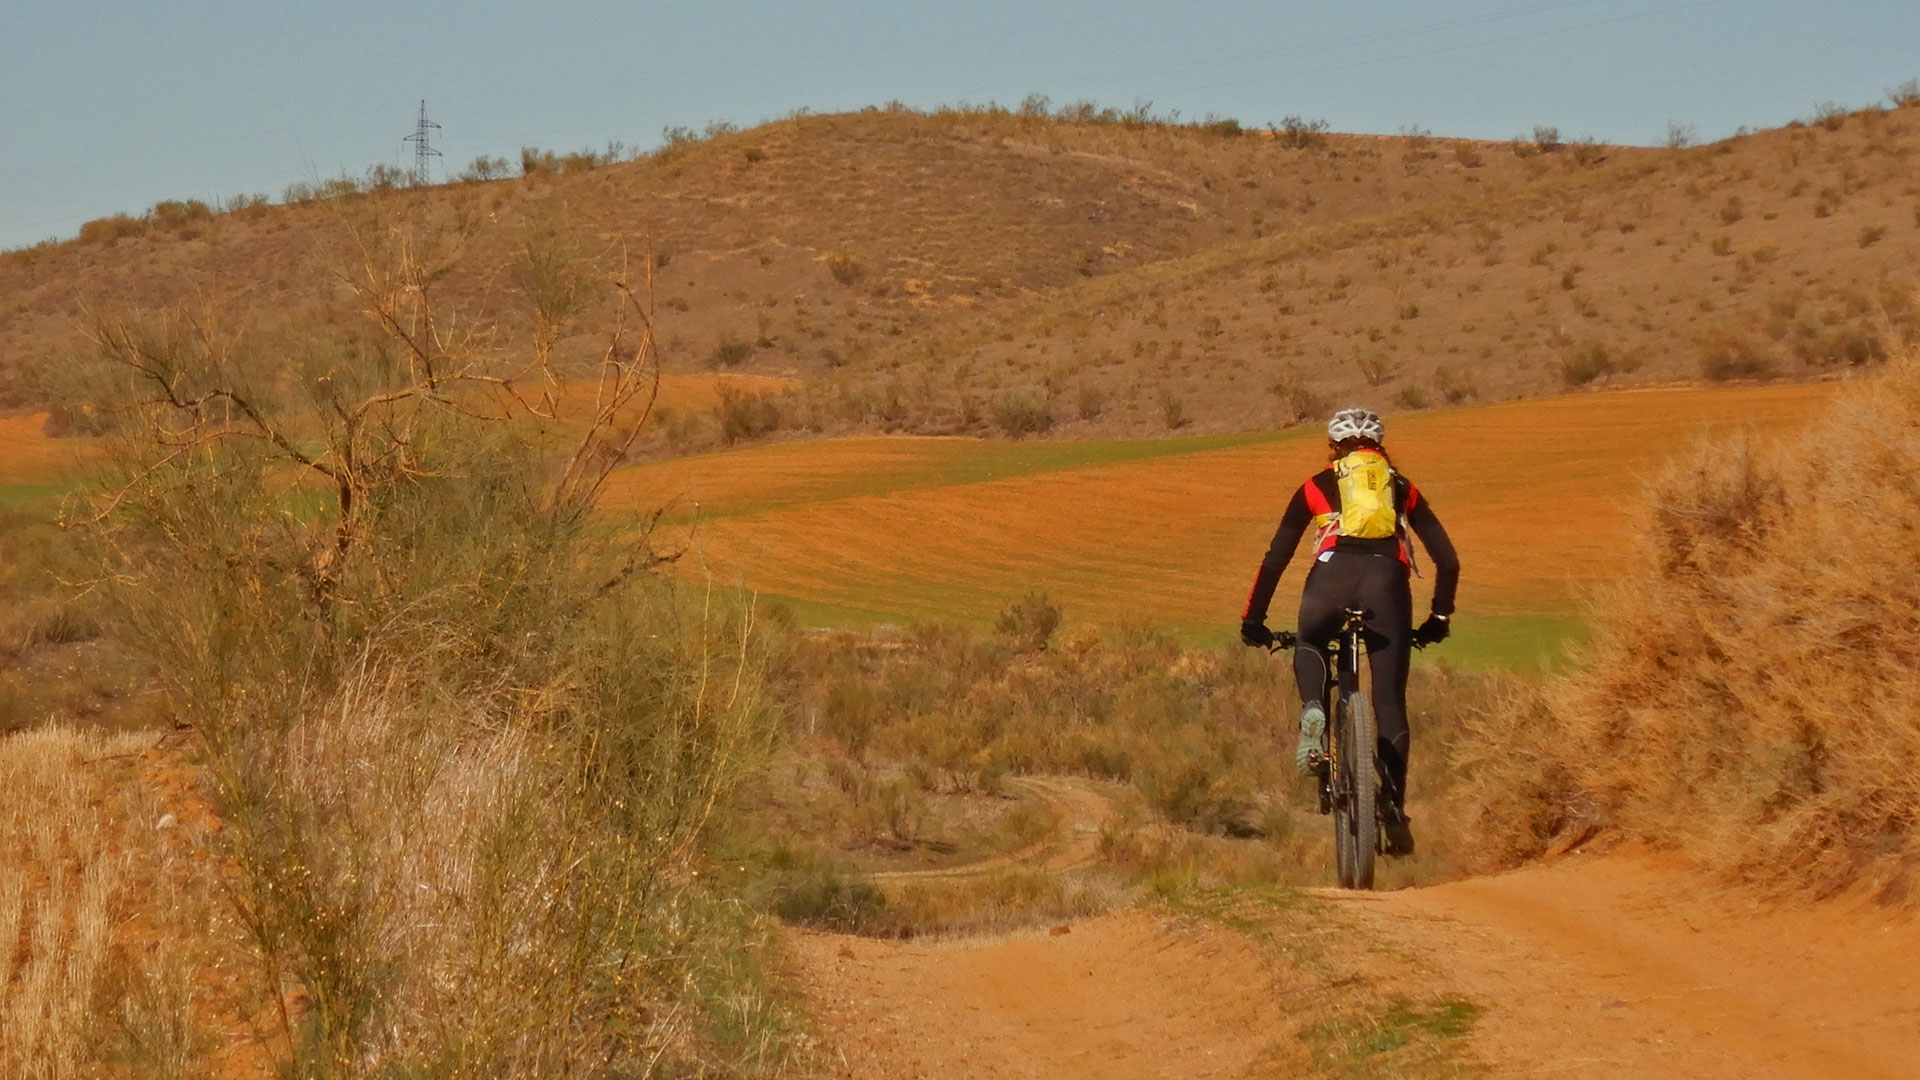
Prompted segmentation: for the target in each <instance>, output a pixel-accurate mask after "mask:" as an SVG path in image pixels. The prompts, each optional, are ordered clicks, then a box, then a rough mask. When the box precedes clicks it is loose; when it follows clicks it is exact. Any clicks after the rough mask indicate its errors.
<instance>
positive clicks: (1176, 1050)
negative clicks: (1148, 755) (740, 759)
mask: <svg viewBox="0 0 1920 1080" xmlns="http://www.w3.org/2000/svg"><path fill="white" fill-rule="evenodd" d="M1056 929H1058V928H1056ZM789 945H790V953H791V955H792V957H793V958H794V960H795V961H796V962H797V964H798V966H799V968H800V970H801V973H802V984H803V986H804V987H805V990H806V993H807V995H808V998H809V1000H810V1002H811V1003H812V1004H813V1006H814V1008H815V1012H816V1016H817V1017H818V1019H819V1021H820V1023H821V1025H822V1027H823V1028H824V1029H825V1034H826V1035H827V1037H828V1039H829V1041H830V1043H831V1045H832V1046H833V1048H834V1051H833V1057H832V1060H833V1063H834V1065H835V1067H836V1073H837V1075H840V1076H847V1077H860V1078H863V1080H896V1078H898V1080H905V1078H909V1077H911V1078H916V1080H920V1078H924V1080H947V1078H954V1080H958V1078H963V1077H964V1078H977V1077H1007V1078H1028V1077H1031V1078H1056V1077H1077V1078H1083V1080H1132V1078H1135V1077H1138V1078H1140V1080H1147V1078H1154V1080H1172V1078H1182V1080H1184V1078H1200V1077H1228V1076H1237V1075H1239V1074H1240V1073H1241V1072H1243V1071H1244V1070H1245V1069H1246V1068H1247V1066H1248V1065H1249V1064H1251V1063H1253V1062H1254V1061H1255V1060H1256V1059H1258V1058H1260V1057H1262V1056H1264V1053H1265V1052H1266V1051H1267V1049H1268V1047H1269V1046H1270V1044H1271V1043H1272V1042H1273V1041H1274V1039H1275V1037H1276V1034H1277V1033H1278V1032H1279V1031H1280V1030H1281V1028H1280V1027H1279V1024H1280V1016H1279V1012H1278V1007H1277V1006H1276V1005H1275V1004H1274V1003H1273V1000H1274V999H1273V995H1272V994H1271V993H1270V992H1268V987H1269V984H1270V979H1271V971H1270V969H1269V967H1268V965H1267V963H1266V961H1264V960H1263V959H1262V958H1261V956H1260V955H1259V954H1258V953H1257V952H1256V951H1255V950H1252V949H1248V948H1246V946H1245V942H1244V941H1243V940H1242V939H1241V938H1240V937H1239V936H1238V935H1236V934H1234V933H1232V932H1230V931H1227V930H1223V929H1219V928H1216V927H1211V926H1206V925H1202V924H1198V923H1194V922H1190V921H1187V920H1181V919H1169V918H1162V917H1157V916H1155V915H1152V914H1149V913H1146V912H1140V911H1127V912H1121V913H1119V914H1115V915H1109V916H1106V917H1104V918H1101V919H1097V920H1094V921H1092V922H1089V923H1083V924H1081V925H1079V926H1077V927H1074V928H1072V930H1071V932H1069V933H1064V934H1063V933H1051V934H1046V935H1043V936H1037V937H1031V938H1022V939H1017V940H1013V941H1002V942H998V943H995V944H991V945H986V946H978V945H974V946H969V945H964V944H959V945H956V944H942V945H917V944H907V945H900V944H894V943H891V942H882V941H872V940H868V939H864V938H848V937H840V936H837V935H832V934H821V933H814V932H809V931H796V932H795V933H794V934H793V935H792V937H791V938H790V941H789Z"/></svg>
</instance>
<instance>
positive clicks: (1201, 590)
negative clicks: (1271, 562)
mask: <svg viewBox="0 0 1920 1080" xmlns="http://www.w3.org/2000/svg"><path fill="white" fill-rule="evenodd" d="M1830 391H1831V386H1830V385H1821V384H1814V385H1799V386H1780V387H1750V388H1736V389H1700V388H1686V389H1665V390H1638V391H1621V392H1613V393H1599V394H1587V395H1579V396H1570V397H1560V398H1551V399H1546V400H1536V401H1525V402H1514V403H1508V404H1501V405H1492V406H1485V407H1480V408H1471V409H1458V410H1448V411H1443V412H1433V413H1424V414H1416V415H1410V416H1407V417H1404V418H1394V419H1392V420H1391V421H1390V423H1389V429H1388V430H1389V436H1388V444H1389V448H1390V449H1391V451H1392V452H1393V454H1394V460H1395V463H1396V465H1397V466H1398V467H1399V468H1400V469H1401V470H1402V471H1404V472H1405V473H1406V474H1407V475H1409V476H1411V477H1413V478H1414V479H1415V481H1416V482H1417V483H1419V484H1420V486H1421V487H1422V489H1423V490H1424V491H1425V492H1427V493H1428V495H1429V497H1430V498H1431V499H1432V501H1433V504H1434V506H1435V507H1436V508H1437V509H1438V510H1439V512H1440V514H1441V516H1442V519H1443V520H1444V521H1445V523H1446V524H1447V527H1448V529H1449V531H1450V532H1451V533H1452V535H1453V537H1454V540H1455V543H1456V545H1457V546H1458V547H1459V549H1460V552H1461V557H1462V560H1463V562H1464V563H1465V566H1466V570H1465V574H1464V578H1463V582H1464V583H1463V586H1462V591H1461V608H1462V611H1463V612H1464V613H1465V614H1466V615H1467V618H1466V619H1463V620H1462V625H1463V633H1462V635H1461V639H1462V640H1461V642H1460V646H1459V647H1457V648H1455V647H1452V646H1450V649H1451V651H1452V652H1453V654H1454V656H1455V657H1456V658H1465V659H1468V660H1469V661H1471V660H1472V659H1474V658H1476V657H1478V658H1484V659H1494V658H1502V659H1508V660H1512V659H1516V657H1517V658H1518V659H1520V660H1522V661H1524V660H1526V659H1527V657H1526V656H1523V655H1519V654H1524V653H1527V652H1528V651H1529V650H1531V651H1533V652H1536V653H1537V652H1538V651H1539V650H1540V649H1541V648H1542V647H1543V646H1542V645H1541V644H1540V643H1541V642H1551V641H1552V640H1553V639H1555V638H1558V637H1560V636H1563V635H1564V634H1565V633H1567V632H1568V630H1569V628H1570V627H1571V626H1572V625H1573V622H1572V620H1573V619H1574V616H1575V613H1576V611H1577V602H1576V601H1577V598H1578V596H1579V594H1580V593H1581V591H1582V590H1583V589H1584V588H1586V587H1587V586H1589V585H1590V584H1592V583H1594V582H1596V581H1600V580H1604V579H1606V578H1607V577H1608V576H1609V575H1611V574H1612V573H1614V572H1615V568H1616V567H1618V566H1619V565H1620V562H1621V560H1622V559H1623V558H1624V556H1625V554H1626V552H1627V550H1628V548H1629V545H1630V544H1631V542H1632V540H1633V538H1634V533H1635V529H1636V527H1637V525H1636V520H1635V506H1636V504H1637V500H1638V494H1639V491H1640V489H1641V486H1642V484H1643V481H1644V478H1645V476H1646V475H1647V474H1648V473H1649V472H1650V471H1651V470H1653V469H1655V468H1657V467H1659V466H1660V465H1661V464H1662V462H1664V461H1665V460H1667V459H1668V458H1669V457H1671V456H1672V455H1674V454H1675V453H1676V452H1680V451H1684V450H1686V449H1687V448H1689V447H1690V446H1691V445H1693V444H1694V443H1695V442H1696V441H1697V440H1698V439H1699V438H1700V437H1701V436H1702V435H1705V434H1707V433H1708V432H1711V431H1715V430H1725V429H1732V428H1739V427H1747V428H1751V429H1753V430H1755V431H1757V432H1758V433H1760V434H1762V435H1763V436H1764V435H1765V434H1766V433H1768V432H1778V431H1781V430H1784V429H1787V428H1790V427H1793V426H1795V425H1797V424H1799V423H1800V422H1801V421H1802V419H1803V418H1804V417H1807V416H1809V415H1812V414H1816V413H1817V412H1818V411H1819V406H1820V403H1821V402H1822V401H1824V399H1825V398H1826V397H1827V396H1828V394H1829V393H1830ZM1323 462H1324V443H1323V442H1322V441H1321V440H1320V439H1319V438H1318V437H1317V435H1316V433H1314V432H1311V431H1296V432H1284V433H1279V434H1273V435H1264V436H1246V437H1239V438H1228V439H1221V438H1206V439H1184V440H1183V439H1166V440H1153V441H1142V442H1129V443H996V442H982V441H974V440H961V439H922V438H861V439H845V440H833V441H828V442H824V443H823V442H810V443H788V444H780V445H773V446H763V447H756V448H752V449H748V450H742V451H736V452H731V453H724V454H712V455H703V456H699V457H693V458H686V459H681V460H677V461H672V462H666V463H662V464H658V465H649V466H645V467H641V468H636V469H631V470H628V471H626V472H624V473H623V474H621V476H620V478H619V483H618V485H617V486H616V488H615V489H614V500H615V503H616V505H622V506H625V507H627V508H631V509H638V508H641V507H645V506H651V505H661V504H670V505H671V506H672V507H673V509H674V512H675V514H676V515H677V519H678V520H679V522H680V525H679V529H680V530H681V536H682V537H683V538H685V539H687V540H689V541H690V542H691V544H692V551H693V553H694V554H695V556H697V558H695V559H693V560H690V565H693V566H696V567H699V568H705V569H708V570H711V571H712V572H714V573H715V574H716V575H718V577H719V578H720V579H721V580H723V581H727V582H735V581H737V582H739V583H741V584H743V585H745V586H746V587H748V588H751V589H753V590H756V591H758V592H761V593H764V594H770V595H773V596H778V597H784V598H787V599H789V600H791V601H794V602H796V607H797V608H798V609H799V610H800V612H801V614H802V615H803V616H805V617H809V618H812V619H817V620H820V621H830V622H831V621H875V620H887V619H911V618H944V619H962V620H983V619H989V618H991V617H992V616H993V614H994V613H995V612H997V611H998V610H999V609H1000V608H1001V607H1003V606H1004V605H1005V604H1006V603H1007V601H1008V600H1009V599H1010V598H1012V597H1015V596H1018V595H1020V594H1021V593H1023V592H1025V591H1026V590H1029V589H1044V590H1046V591H1047V592H1048V593H1049V594H1051V595H1052V596H1053V597H1054V599H1055V600H1057V601H1059V602H1060V603H1061V604H1062V605H1063V606H1064V607H1065V608H1066V611H1067V615H1068V618H1069V619H1077V620H1084V621H1094V622H1101V623H1111V622H1114V621H1118V620H1123V619H1129V618H1137V619H1142V620H1146V621H1150V622H1154V623H1157V624H1160V625H1166V626H1171V627H1173V628H1175V629H1176V630H1179V631H1182V632H1184V633H1185V634H1187V635H1188V636H1190V637H1194V638H1197V639H1201V640H1205V639H1208V638H1214V637H1218V636H1221V635H1224V634H1225V633H1226V632H1227V631H1228V630H1229V629H1230V628H1231V627H1232V626H1233V624H1234V621H1235V619H1237V617H1238V615H1239V612H1240V605H1241V602H1242V599H1243V597H1244V595H1245V590H1246V588H1247V583H1248V582H1249V581H1250V580H1251V578H1252V575H1253V571H1254V569H1255V567H1256V566H1257V564H1258V563H1259V560H1260V556H1261V553H1262V552H1263V551H1264V550H1265V548H1266V545H1267V541H1268V539H1269V538H1270V537H1271V535H1272V530H1273V527H1274V524H1275V523H1276V521H1277V520H1278V518H1279V515H1280V512H1281V510H1282V509H1283V507H1284V504H1285V502H1286V500H1287V498H1288V497H1289V496H1290V494H1291V493H1292V491H1293V489H1294V487H1295V486H1297V485H1298V484H1299V483H1300V481H1301V480H1302V479H1304V478H1305V477H1306V476H1307V475H1308V474H1309V473H1310V472H1312V471H1313V470H1314V469H1316V468H1318V467H1319V466H1320V465H1321V464H1323ZM1302 573H1303V571H1302V569H1301V567H1300V566H1299V564H1298V562H1296V564H1295V566H1294V567H1293V568H1292V569H1290V570H1289V572H1288V581H1287V583H1284V584H1283V585H1282V588H1281V594H1280V595H1282V596H1287V595H1289V594H1290V591H1292V590H1297V581H1298V580H1299V578H1300V576H1301V574H1302ZM1418 591H1419V587H1418V586H1416V592H1418ZM1418 602H1420V601H1418V600H1417V601H1416V603H1418ZM1289 618H1290V612H1286V611H1284V610H1277V611H1276V613H1275V619H1274V621H1275V622H1276V623H1284V622H1286V621H1287V620H1288V619H1289Z"/></svg>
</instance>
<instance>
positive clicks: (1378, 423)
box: [1327, 409, 1387, 442]
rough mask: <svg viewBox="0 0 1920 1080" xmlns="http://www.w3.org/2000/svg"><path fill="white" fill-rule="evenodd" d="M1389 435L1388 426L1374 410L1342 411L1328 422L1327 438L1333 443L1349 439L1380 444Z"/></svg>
mask: <svg viewBox="0 0 1920 1080" xmlns="http://www.w3.org/2000/svg"><path fill="white" fill-rule="evenodd" d="M1386 434H1387V425H1386V423H1385V422H1384V421H1382V420H1381V419H1380V414H1379V413H1377V412H1374V411H1373V410H1372V409H1341V410H1340V411H1339V412H1337V413H1334V414H1333V419H1331V420H1329V421H1327V438H1328V439H1330V440H1331V441H1333V442H1345V441H1347V440H1348V439H1372V440H1373V441H1374V442H1379V441H1380V440H1382V439H1384V438H1385V437H1386Z"/></svg>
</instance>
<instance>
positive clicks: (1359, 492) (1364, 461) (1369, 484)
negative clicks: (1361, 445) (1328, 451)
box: [1333, 450, 1400, 540]
mask: <svg viewBox="0 0 1920 1080" xmlns="http://www.w3.org/2000/svg"><path fill="white" fill-rule="evenodd" d="M1333 476H1334V480H1335V481H1336V482H1337V483H1338V484H1339V487H1340V535H1341V536H1358V537H1363V538H1365V539H1369V540H1381V539H1385V538H1387V537H1389V536H1396V535H1398V534H1399V532H1400V515H1399V513H1398V512H1397V511H1395V510H1394V506H1393V468H1392V466H1390V465H1388V464H1387V459H1386V456H1385V455H1383V454H1381V453H1380V452H1379V451H1377V450H1355V451H1354V452H1353V453H1351V454H1348V455H1347V456H1346V457H1343V458H1341V459H1340V460H1339V461H1336V462H1334V463H1333Z"/></svg>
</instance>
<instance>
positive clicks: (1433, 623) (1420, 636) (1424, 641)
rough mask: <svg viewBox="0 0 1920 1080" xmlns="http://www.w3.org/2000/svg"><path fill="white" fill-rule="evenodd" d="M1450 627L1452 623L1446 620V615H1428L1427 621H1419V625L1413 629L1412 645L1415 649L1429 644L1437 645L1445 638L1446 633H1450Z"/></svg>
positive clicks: (1451, 627)
mask: <svg viewBox="0 0 1920 1080" xmlns="http://www.w3.org/2000/svg"><path fill="white" fill-rule="evenodd" d="M1452 629H1453V624H1452V623H1451V622H1449V621H1448V619H1447V616H1445V615H1429V616H1427V621H1426V622H1423V623H1421V624H1420V626H1419V627H1418V628H1417V629H1416V630H1414V632H1413V647H1414V648H1416V649H1424V648H1426V647H1427V646H1429V645H1438V644H1440V643H1441V642H1443V641H1445V640H1447V634H1448V633H1450V632H1451V631H1452Z"/></svg>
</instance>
